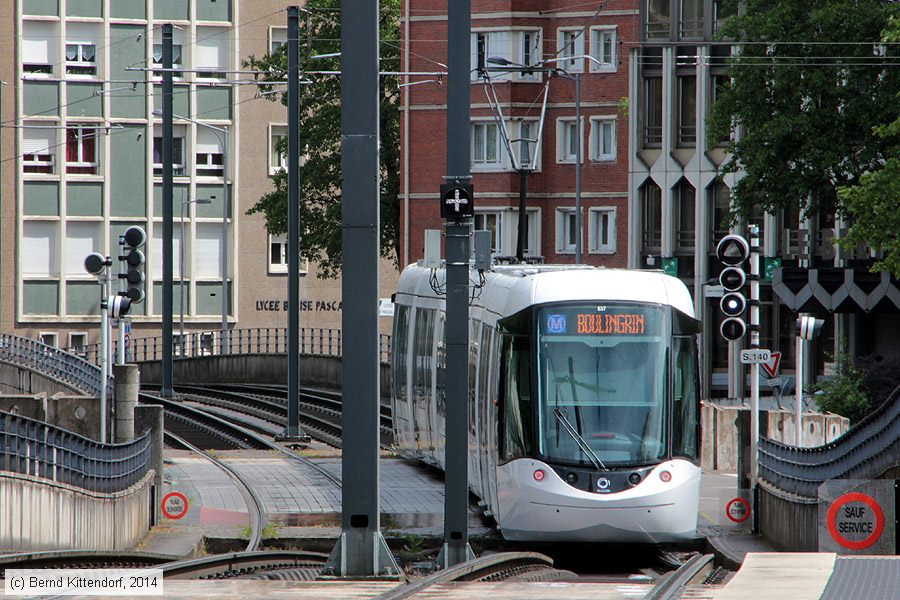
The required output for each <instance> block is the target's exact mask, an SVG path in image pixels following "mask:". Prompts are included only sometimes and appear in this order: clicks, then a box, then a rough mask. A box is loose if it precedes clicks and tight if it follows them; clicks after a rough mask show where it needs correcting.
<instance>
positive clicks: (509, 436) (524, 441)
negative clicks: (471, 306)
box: [500, 336, 533, 460]
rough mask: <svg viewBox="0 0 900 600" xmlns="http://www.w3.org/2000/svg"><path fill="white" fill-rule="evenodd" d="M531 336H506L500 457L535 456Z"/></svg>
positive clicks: (502, 375) (504, 339)
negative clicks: (533, 443)
mask: <svg viewBox="0 0 900 600" xmlns="http://www.w3.org/2000/svg"><path fill="white" fill-rule="evenodd" d="M528 340H529V338H528V337H525V336H504V338H503V357H502V359H501V364H502V368H503V373H502V374H501V378H502V379H501V381H502V383H503V391H502V393H501V398H502V399H503V405H502V406H501V415H502V421H501V422H502V424H503V430H502V431H501V432H500V433H501V435H500V439H501V440H502V448H501V450H500V451H501V453H502V454H501V455H502V456H503V458H505V459H507V460H509V459H513V458H517V457H520V456H529V455H531V454H532V453H533V448H532V443H531V438H532V414H533V410H532V400H531V356H530V353H529V344H528Z"/></svg>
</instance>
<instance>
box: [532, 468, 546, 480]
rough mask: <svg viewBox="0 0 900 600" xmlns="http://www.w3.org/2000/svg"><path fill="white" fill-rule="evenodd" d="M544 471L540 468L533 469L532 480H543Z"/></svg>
mask: <svg viewBox="0 0 900 600" xmlns="http://www.w3.org/2000/svg"><path fill="white" fill-rule="evenodd" d="M544 476H545V473H544V471H543V470H542V469H535V471H534V480H535V481H543V480H544Z"/></svg>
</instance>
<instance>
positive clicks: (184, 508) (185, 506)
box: [162, 492, 188, 520]
mask: <svg viewBox="0 0 900 600" xmlns="http://www.w3.org/2000/svg"><path fill="white" fill-rule="evenodd" d="M172 498H178V499H179V500H181V506H182V509H181V512H174V511H175V510H177V506H173V507H172V509H173V511H172V512H170V511H169V510H168V509H167V508H166V504H168V503H169V500H171V499H172ZM187 511H188V499H187V496H185V495H184V494H182V493H181V492H169V493H168V494H166V495H165V496H164V497H163V500H162V513H163V514H164V515H165V516H166V517H167V518H169V519H173V520H178V519H180V518H181V517H183V516H184V515H186V514H187Z"/></svg>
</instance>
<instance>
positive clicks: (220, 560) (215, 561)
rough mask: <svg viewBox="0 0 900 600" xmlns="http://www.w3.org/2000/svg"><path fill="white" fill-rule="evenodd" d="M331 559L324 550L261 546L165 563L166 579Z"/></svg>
mask: <svg viewBox="0 0 900 600" xmlns="http://www.w3.org/2000/svg"><path fill="white" fill-rule="evenodd" d="M327 559H328V555H327V554H322V553H320V552H306V551H287V550H277V551H275V550H258V551H255V552H232V553H229V554H217V555H214V556H203V557H200V558H188V559H185V560H178V561H174V562H170V563H166V564H164V565H162V566H161V567H160V568H162V571H163V577H164V578H166V579H210V578H222V577H228V576H236V575H245V574H249V573H253V572H256V571H260V570H274V569H309V568H317V569H321V568H322V567H323V566H324V565H325V561H326V560H327Z"/></svg>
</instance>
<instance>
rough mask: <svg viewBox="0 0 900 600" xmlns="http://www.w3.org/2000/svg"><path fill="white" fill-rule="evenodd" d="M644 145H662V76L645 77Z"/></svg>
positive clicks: (649, 146)
mask: <svg viewBox="0 0 900 600" xmlns="http://www.w3.org/2000/svg"><path fill="white" fill-rule="evenodd" d="M643 83H644V102H643V115H642V116H643V117H644V146H646V147H648V148H659V147H660V146H662V134H663V125H662V77H645V78H644V82H643Z"/></svg>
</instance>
